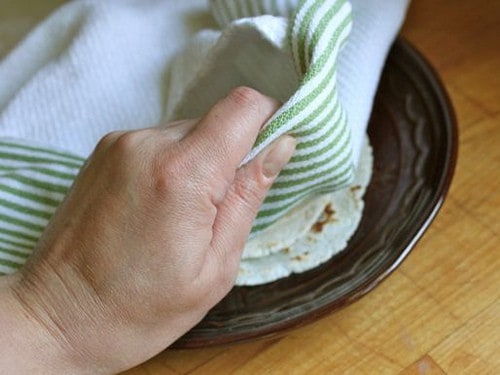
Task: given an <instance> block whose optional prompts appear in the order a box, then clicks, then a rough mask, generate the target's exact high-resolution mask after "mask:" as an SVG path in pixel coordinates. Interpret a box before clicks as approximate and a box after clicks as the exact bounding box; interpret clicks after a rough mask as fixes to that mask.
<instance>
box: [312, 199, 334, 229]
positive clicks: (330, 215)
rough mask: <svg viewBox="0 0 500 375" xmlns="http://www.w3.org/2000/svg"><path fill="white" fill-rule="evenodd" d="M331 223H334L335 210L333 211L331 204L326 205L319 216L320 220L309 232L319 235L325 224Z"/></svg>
mask: <svg viewBox="0 0 500 375" xmlns="http://www.w3.org/2000/svg"><path fill="white" fill-rule="evenodd" d="M332 221H335V210H334V209H333V207H332V204H331V203H328V204H327V205H326V207H325V209H324V210H323V214H322V215H321V217H320V219H319V220H318V221H317V222H316V223H314V225H313V226H312V228H311V230H312V231H313V232H314V233H320V232H322V231H323V227H324V226H325V224H327V223H330V222H332Z"/></svg>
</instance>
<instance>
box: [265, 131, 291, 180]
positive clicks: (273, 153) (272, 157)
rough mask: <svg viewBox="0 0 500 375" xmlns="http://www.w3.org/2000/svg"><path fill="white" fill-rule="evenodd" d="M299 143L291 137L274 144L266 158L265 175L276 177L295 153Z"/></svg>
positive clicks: (285, 137) (287, 136)
mask: <svg viewBox="0 0 500 375" xmlns="http://www.w3.org/2000/svg"><path fill="white" fill-rule="evenodd" d="M296 144H297V142H296V141H295V139H294V138H293V137H291V136H289V135H285V136H282V137H280V138H279V139H278V140H277V141H275V142H274V143H272V144H271V145H270V146H268V147H269V151H268V152H267V154H266V155H265V157H264V164H263V173H264V175H265V176H266V177H269V178H271V177H275V176H277V175H278V173H280V171H281V170H282V169H283V167H284V166H285V165H286V164H287V163H288V161H289V160H290V158H291V157H292V155H293V152H294V151H295V146H296Z"/></svg>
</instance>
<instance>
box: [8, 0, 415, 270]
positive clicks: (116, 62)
mask: <svg viewBox="0 0 500 375" xmlns="http://www.w3.org/2000/svg"><path fill="white" fill-rule="evenodd" d="M276 1H277V2H278V3H279V1H278V0H276ZM286 3H288V4H292V2H291V1H287V2H286ZM406 6H407V1H400V0H385V1H383V2H369V1H362V0H353V1H352V8H353V19H354V22H353V31H352V34H351V36H350V39H349V43H348V45H347V47H346V49H345V51H344V53H343V54H342V55H341V56H340V61H339V63H338V72H337V76H338V82H339V97H340V98H341V102H342V104H343V106H344V108H346V110H347V114H348V116H349V118H350V119H351V120H350V121H353V124H355V129H351V135H352V143H353V146H354V147H353V154H354V161H356V160H357V157H358V155H359V150H360V147H361V142H362V138H363V137H362V136H363V135H364V133H365V129H366V125H367V120H368V117H369V114H370V111H371V105H372V101H373V96H374V92H375V88H376V84H377V82H378V79H379V76H380V71H381V68H382V66H383V62H384V59H385V55H386V53H387V51H388V48H389V46H390V44H391V42H392V40H393V39H394V37H395V35H396V33H397V30H398V29H399V26H400V24H401V23H402V20H403V18H404V13H405V10H406ZM290 8H291V6H290ZM210 25H213V21H211V18H210V16H209V15H208V13H207V4H206V3H205V2H204V1H202V0H190V1H178V0H168V1H165V0H75V1H72V2H71V3H68V4H67V5H65V6H64V7H62V8H61V9H59V10H58V11H57V12H55V13H54V14H53V15H52V16H51V17H50V18H49V19H48V20H47V21H45V22H44V23H42V24H41V25H40V26H39V27H38V28H37V29H35V30H34V32H33V33H31V35H29V36H28V38H27V39H26V40H25V41H24V42H22V43H21V44H20V45H19V47H18V48H17V49H16V50H14V51H13V52H12V53H11V54H10V55H9V56H7V58H6V59H4V60H3V61H2V62H1V64H0V142H2V143H1V144H0V146H1V147H0V154H1V157H2V165H1V166H0V272H11V271H12V270H14V269H15V268H16V267H18V266H19V265H20V264H22V263H23V261H24V259H25V257H26V256H27V254H28V253H29V252H30V251H31V249H32V248H33V246H34V243H35V242H36V239H37V238H38V236H39V235H40V234H41V232H42V231H43V228H44V226H45V225H46V223H47V221H48V220H49V219H50V216H51V215H52V213H53V211H54V210H55V207H56V206H57V204H58V202H59V201H60V199H62V197H63V195H64V193H65V191H66V189H67V187H68V186H70V184H71V181H72V179H73V178H74V175H75V174H76V172H77V171H78V168H79V166H80V165H81V163H82V162H83V160H84V158H86V157H87V156H88V155H89V153H90V152H91V150H92V149H93V147H94V145H95V143H96V142H97V140H98V139H99V138H100V137H102V136H103V135H104V134H105V133H107V132H109V131H111V130H116V129H132V128H133V129H135V128H142V127H148V126H153V125H158V124H160V123H161V122H162V121H163V120H164V118H165V114H166V112H167V109H168V108H170V107H171V106H170V107H169V100H168V98H169V97H170V95H169V94H170V93H168V92H167V90H166V88H167V87H169V85H168V74H167V71H168V67H169V62H170V61H171V58H172V56H173V54H174V53H176V52H177V51H179V49H180V48H181V47H182V46H184V45H185V44H186V42H187V40H188V39H189V38H190V37H191V35H192V34H193V33H194V32H195V31H197V30H199V29H200V28H201V27H203V26H210ZM174 96H175V95H172V97H174ZM35 146H36V147H35ZM57 150H59V151H57ZM60 150H71V155H70V154H69V153H68V152H64V153H61V152H60ZM4 255H5V256H4Z"/></svg>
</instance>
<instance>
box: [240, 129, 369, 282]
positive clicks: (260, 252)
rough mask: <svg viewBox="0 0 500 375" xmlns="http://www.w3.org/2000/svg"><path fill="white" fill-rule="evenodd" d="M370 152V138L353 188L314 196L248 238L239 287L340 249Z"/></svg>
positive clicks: (358, 202) (359, 199) (359, 209)
mask: <svg viewBox="0 0 500 375" xmlns="http://www.w3.org/2000/svg"><path fill="white" fill-rule="evenodd" d="M372 169H373V153H372V149H371V147H370V144H369V141H368V138H366V139H365V143H364V144H363V148H362V151H361V158H360V161H359V165H358V169H357V172H356V177H355V180H354V182H353V183H352V184H351V186H349V187H347V188H344V189H342V190H338V191H336V192H334V193H330V194H326V195H320V196H316V197H312V198H310V199H308V200H307V201H304V202H302V203H301V204H300V205H299V206H297V207H295V208H294V209H292V210H291V211H290V212H288V213H287V214H286V215H285V216H284V217H283V218H281V219H280V220H279V221H277V222H276V223H274V224H273V225H272V226H270V227H268V228H267V229H266V230H265V231H263V232H261V233H259V234H257V235H256V236H255V237H253V238H251V239H250V240H249V241H248V242H247V244H246V247H245V250H244V252H243V257H242V261H241V264H240V271H239V274H238V279H237V281H236V284H237V285H240V286H243V285H259V284H264V283H269V282H272V281H275V280H278V279H280V278H283V277H287V276H289V275H290V274H292V273H300V272H305V271H308V270H310V269H312V268H315V267H317V266H318V265H320V264H322V263H324V262H326V261H328V260H329V259H330V258H331V257H332V256H334V255H335V254H337V253H339V252H340V251H342V250H344V249H345V248H346V246H347V243H348V241H349V239H350V238H351V237H352V235H353V234H354V232H355V231H356V229H357V227H358V225H359V223H360V221H361V217H362V213H363V207H364V202H363V196H364V193H365V191H366V188H367V187H368V184H369V182H370V178H371V175H372Z"/></svg>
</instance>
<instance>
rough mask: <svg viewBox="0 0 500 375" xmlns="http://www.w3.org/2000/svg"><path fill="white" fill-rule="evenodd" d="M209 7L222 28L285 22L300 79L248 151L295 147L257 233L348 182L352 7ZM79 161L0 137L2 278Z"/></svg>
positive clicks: (273, 2) (305, 1)
mask: <svg viewBox="0 0 500 375" xmlns="http://www.w3.org/2000/svg"><path fill="white" fill-rule="evenodd" d="M211 7H212V11H213V13H214V16H215V18H216V19H217V20H218V21H219V22H220V24H221V26H222V27H225V26H226V25H227V24H229V23H230V22H231V21H233V20H236V19H239V18H244V17H250V16H257V15H262V14H271V15H274V16H283V17H287V18H289V30H288V34H289V35H288V37H289V47H290V51H291V58H292V59H293V62H294V64H295V67H296V70H297V72H298V74H299V76H300V77H301V81H300V85H299V87H298V89H297V91H296V92H295V94H294V95H293V96H292V97H291V98H290V99H289V100H288V101H287V102H286V103H285V104H284V105H283V106H282V108H281V109H280V110H279V111H278V112H277V113H276V114H275V115H274V116H273V117H272V118H271V119H270V120H269V122H268V124H267V125H266V127H265V130H264V131H263V132H262V134H261V135H260V136H259V138H258V139H257V142H256V145H255V147H254V149H253V154H254V155H255V154H256V153H257V152H259V151H260V150H262V149H263V148H264V147H266V146H267V145H268V144H269V143H271V142H272V141H273V140H275V139H276V138H277V137H279V136H280V135H282V134H286V133H289V134H292V135H294V136H295V137H296V138H297V141H298V146H297V151H296V153H295V155H294V156H293V158H292V160H291V161H290V163H289V164H288V166H287V167H285V169H284V170H283V171H282V173H281V174H280V176H279V177H278V179H277V181H276V182H275V184H274V185H273V187H272V188H271V190H270V192H269V194H268V196H267V198H266V200H265V202H264V204H263V206H262V208H261V210H260V211H259V213H258V216H257V219H256V221H255V223H254V226H253V229H252V233H253V234H255V233H258V232H259V231H262V230H263V229H265V228H267V227H268V226H269V225H271V224H272V223H274V222H275V221H276V220H278V219H279V218H280V217H282V216H283V215H284V214H285V213H286V212H287V211H288V210H289V209H290V208H292V207H293V206H295V205H296V204H297V203H298V202H299V201H301V200H302V199H303V198H304V197H306V196H309V195H311V194H315V193H316V194H320V193H325V192H328V191H333V190H336V189H339V188H341V187H344V186H346V185H347V184H348V183H350V182H351V181H352V179H353V176H354V168H353V164H352V155H351V153H352V146H351V139H350V131H349V127H348V123H347V116H346V113H345V111H344V109H343V107H342V105H341V104H340V102H339V99H338V93H337V79H336V67H337V56H338V55H339V52H340V50H341V48H342V46H343V44H344V43H345V41H346V39H347V37H348V35H349V32H350V29H351V8H350V4H349V3H348V2H346V1H345V0H302V1H297V0H212V2H211ZM84 162H85V160H84V159H83V158H81V157H78V156H75V155H72V154H70V153H67V152H62V151H57V150H54V149H51V148H48V147H39V146H37V145H34V144H33V143H31V142H28V141H21V140H13V139H3V138H0V274H8V273H12V272H14V271H15V270H17V269H18V268H19V267H21V266H22V264H24V263H25V261H26V259H27V257H28V256H29V255H30V253H31V252H32V251H33V249H34V248H35V247H36V243H37V241H38V239H39V237H40V236H41V234H42V232H43V230H44V228H45V227H46V225H47V223H48V222H49V220H50V218H51V217H52V215H53V214H54V212H55V210H56V208H57V207H58V205H59V204H60V202H61V201H62V200H63V199H64V196H65V195H66V193H67V192H68V190H69V188H70V186H71V185H72V183H73V180H74V179H75V178H76V176H77V174H78V171H79V170H80V168H81V167H82V166H83V164H84Z"/></svg>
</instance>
